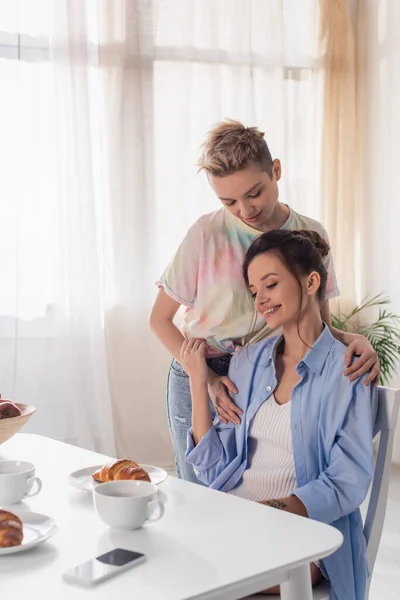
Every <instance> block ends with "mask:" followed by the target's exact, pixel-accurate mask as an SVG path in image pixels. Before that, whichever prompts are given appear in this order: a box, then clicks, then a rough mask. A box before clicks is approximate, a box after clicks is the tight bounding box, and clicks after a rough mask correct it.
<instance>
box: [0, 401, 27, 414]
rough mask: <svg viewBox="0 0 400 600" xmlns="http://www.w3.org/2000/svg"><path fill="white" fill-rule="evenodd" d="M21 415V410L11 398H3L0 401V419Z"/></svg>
mask: <svg viewBox="0 0 400 600" xmlns="http://www.w3.org/2000/svg"><path fill="white" fill-rule="evenodd" d="M20 415H22V412H21V410H20V409H19V408H18V406H16V405H15V404H14V403H13V402H11V400H3V401H2V402H1V403H0V419H10V418H11V417H19V416H20Z"/></svg>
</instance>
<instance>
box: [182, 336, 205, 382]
mask: <svg viewBox="0 0 400 600" xmlns="http://www.w3.org/2000/svg"><path fill="white" fill-rule="evenodd" d="M206 348H207V344H206V342H205V340H202V339H199V338H191V339H190V340H185V341H184V342H183V344H182V346H181V353H180V357H179V358H180V360H179V362H180V363H181V365H182V366H183V368H184V369H185V371H186V373H187V374H188V375H189V377H190V379H191V380H192V381H196V383H204V384H205V385H207V383H208V378H209V369H208V366H207V363H206V357H205V353H206Z"/></svg>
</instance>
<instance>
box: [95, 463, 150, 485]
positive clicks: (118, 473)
mask: <svg viewBox="0 0 400 600" xmlns="http://www.w3.org/2000/svg"><path fill="white" fill-rule="evenodd" d="M92 477H93V479H94V480H95V481H97V482H99V483H105V482H107V481H120V480H123V479H132V480H139V481H149V482H150V481H151V480H150V476H149V474H148V473H147V471H145V470H144V469H142V467H139V465H138V464H137V463H136V462H135V461H133V460H129V459H124V458H122V459H119V460H115V461H114V462H112V463H111V464H109V465H104V466H103V467H102V468H101V469H99V470H98V471H96V472H95V473H93V475H92Z"/></svg>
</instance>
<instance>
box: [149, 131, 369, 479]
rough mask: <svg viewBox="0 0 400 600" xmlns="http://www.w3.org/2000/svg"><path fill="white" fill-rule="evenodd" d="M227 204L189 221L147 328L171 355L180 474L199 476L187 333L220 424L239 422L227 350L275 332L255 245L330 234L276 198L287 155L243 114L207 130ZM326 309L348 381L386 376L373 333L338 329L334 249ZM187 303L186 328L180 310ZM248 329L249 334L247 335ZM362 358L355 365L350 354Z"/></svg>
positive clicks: (208, 151)
mask: <svg viewBox="0 0 400 600" xmlns="http://www.w3.org/2000/svg"><path fill="white" fill-rule="evenodd" d="M199 166H200V169H201V170H203V171H205V172H206V174H207V177H208V180H209V182H210V185H211V187H212V188H213V190H214V192H215V193H216V195H217V197H218V198H219V200H220V201H221V203H222V207H221V208H220V209H219V210H217V211H215V212H212V213H210V214H206V215H203V216H202V217H200V219H198V220H197V221H196V222H195V223H194V224H193V225H192V227H190V229H189V231H188V232H187V234H186V236H185V238H184V240H183V241H182V243H181V245H180V247H179V248H178V250H177V252H176V254H175V256H174V257H173V259H172V261H171V262H170V263H169V265H168V266H167V268H166V270H165V271H164V273H163V274H162V276H161V278H160V280H159V281H158V286H159V291H158V295H157V297H156V300H155V303H154V306H153V309H152V312H151V316H150V327H151V329H152V330H153V332H154V333H155V334H156V335H157V337H158V338H159V340H160V341H161V342H162V344H163V345H164V346H165V347H166V348H167V349H168V350H169V352H170V353H171V354H172V356H173V361H172V364H171V367H170V371H169V376H168V386H167V414H168V422H169V428H170V433H171V438H172V443H173V446H174V452H175V461H176V468H177V474H178V477H181V478H183V479H186V480H187V481H193V482H197V478H196V475H195V473H194V471H193V468H192V466H191V465H189V464H186V463H185V458H184V457H185V451H186V436H187V431H188V429H189V427H190V423H191V405H192V403H191V395H190V384H189V378H188V376H187V374H186V373H185V370H184V368H183V367H182V365H181V364H180V362H179V359H180V358H179V357H180V351H181V347H182V343H183V342H184V340H185V339H190V338H202V339H205V340H206V341H207V350H206V358H207V365H208V375H209V378H208V390H209V395H210V398H211V400H212V403H213V405H214V406H215V409H216V412H217V413H218V415H219V418H220V419H221V421H222V422H231V423H237V422H239V421H240V415H241V410H240V409H239V408H238V407H237V406H236V405H235V403H234V402H233V401H232V400H231V397H230V395H229V394H231V395H233V396H234V395H235V393H236V392H237V389H236V387H235V385H234V384H233V383H232V382H231V381H230V380H229V379H228V377H227V372H228V367H229V362H230V358H231V356H232V353H233V352H234V350H235V347H237V346H238V345H239V346H241V345H245V344H247V343H254V342H256V341H258V340H260V339H263V338H264V337H267V336H270V335H271V334H276V333H277V332H276V331H274V330H272V329H271V328H269V327H268V326H266V325H265V321H264V320H263V319H262V318H260V316H258V317H257V318H256V320H255V321H253V315H254V311H253V305H252V301H251V297H250V295H249V292H248V289H247V288H246V285H245V282H244V280H243V277H242V271H241V270H242V264H243V261H244V257H245V255H246V252H247V250H248V248H249V246H250V244H251V243H252V242H253V241H254V240H255V238H257V237H258V236H260V235H261V234H262V233H263V232H267V231H272V230H274V229H288V230H299V229H308V230H314V231H316V232H318V233H319V234H320V235H321V236H322V237H323V238H324V239H325V240H326V241H328V236H327V233H326V231H325V230H324V228H323V227H322V225H321V224H320V223H318V222H317V221H314V220H313V219H310V218H309V217H306V216H303V215H300V214H298V213H297V212H295V211H294V210H293V209H292V208H290V207H289V206H287V205H286V204H283V203H282V202H280V201H279V191H278V181H279V180H280V178H281V173H282V169H281V163H280V161H279V159H274V160H273V159H272V156H271V153H270V151H269V148H268V146H267V144H266V141H265V139H264V134H263V133H262V132H260V131H259V130H258V129H257V128H256V127H245V126H244V125H242V124H241V123H239V122H237V121H232V120H228V121H224V122H221V123H219V124H217V125H216V126H215V127H214V129H212V130H211V131H210V133H209V134H208V136H207V138H206V141H205V143H204V148H203V154H202V156H201V159H200V163H199ZM324 264H325V267H326V269H327V273H328V281H327V286H326V290H325V296H324V298H323V301H322V303H321V316H322V319H323V321H324V322H325V323H326V324H327V325H328V327H329V329H330V331H331V333H332V335H333V336H334V337H335V338H336V339H338V340H339V341H341V342H342V343H343V344H345V345H346V346H347V347H348V348H347V352H346V355H345V358H344V361H343V363H344V364H343V369H344V372H345V375H346V376H347V377H349V379H350V380H351V381H353V380H354V379H357V378H358V377H360V376H361V375H364V374H365V373H367V372H368V371H370V372H369V375H368V377H367V379H366V381H365V383H366V384H367V385H368V384H369V383H370V382H371V381H373V380H377V379H378V378H379V363H378V358H377V355H376V353H375V352H374V350H373V348H372V346H371V345H370V343H369V342H368V340H367V339H366V338H364V337H363V336H360V335H357V334H351V333H345V332H342V331H339V330H337V329H335V328H333V327H332V325H331V319H330V310H329V300H330V299H331V298H334V297H335V296H338V295H339V290H338V286H337V283H336V277H335V272H334V268H333V261H332V256H331V253H329V254H328V255H327V256H326V257H325V260H324ZM181 305H183V306H185V307H186V311H185V315H184V318H183V323H182V327H181V329H178V328H177V327H176V326H175V324H174V321H173V320H174V317H175V315H176V313H177V311H178V309H179V308H180V306H181ZM249 331H251V334H249ZM354 355H358V356H359V358H358V359H357V360H356V361H355V362H354V363H353V364H352V358H353V356H354Z"/></svg>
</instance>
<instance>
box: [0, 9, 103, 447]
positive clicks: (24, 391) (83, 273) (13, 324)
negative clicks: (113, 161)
mask: <svg viewBox="0 0 400 600" xmlns="http://www.w3.org/2000/svg"><path fill="white" fill-rule="evenodd" d="M52 4H53V3H51V2H49V1H46V0H42V1H35V2H29V1H28V2H22V1H20V2H15V3H10V2H2V4H1V5H0V10H1V13H0V28H4V29H6V31H3V32H2V33H1V37H0V45H1V52H2V58H1V59H0V79H1V81H2V93H1V95H0V121H1V123H0V130H1V132H2V134H1V135H2V143H1V145H0V148H1V150H0V152H1V154H2V156H1V163H2V177H1V178H0V212H1V217H2V219H1V222H2V225H3V227H2V235H1V237H0V248H1V252H0V261H1V267H0V277H1V290H2V292H1V295H0V349H1V350H0V361H1V367H0V388H1V393H2V395H3V397H11V398H12V399H13V400H15V401H17V402H18V401H19V402H27V403H31V404H34V405H35V406H36V408H37V411H36V414H35V416H34V417H33V418H32V419H31V421H30V423H29V424H28V425H27V426H26V427H25V429H24V430H25V431H31V432H36V433H40V434H44V435H48V436H50V437H56V438H59V439H61V440H65V441H69V442H72V443H76V444H79V445H81V446H85V447H88V448H95V449H97V450H100V451H103V452H106V453H110V454H114V453H115V441H114V430H113V421H112V410H111V399H110V393H109V385H108V378H107V370H106V351H105V339H104V319H103V314H104V302H103V296H104V295H103V289H104V260H105V255H104V250H103V241H102V228H101V222H100V211H99V210H98V208H99V199H98V198H97V197H96V185H95V161H94V156H95V148H96V144H97V143H98V134H96V132H95V133H94V135H93V131H92V127H91V125H92V123H91V118H90V117H91V116H92V115H91V102H92V101H93V98H92V95H93V90H91V89H90V88H91V82H90V67H89V66H88V65H87V64H85V63H86V62H87V61H86V60H83V56H86V55H87V48H86V35H87V33H86V27H85V21H84V19H83V18H81V15H80V14H76V12H75V13H74V12H73V10H71V8H72V3H62V2H59V3H57V7H56V8H57V11H56V13H55V14H54V13H53V10H52V9H53V8H54V6H52ZM73 8H74V10H75V11H77V9H78V8H79V3H74V4H73ZM7 53H8V54H7ZM78 57H79V60H80V63H79V64H77V60H78Z"/></svg>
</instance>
